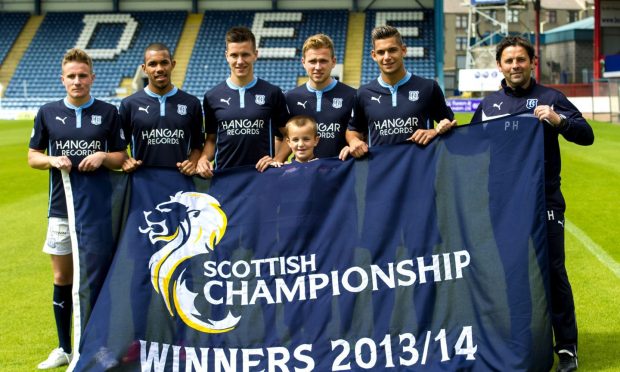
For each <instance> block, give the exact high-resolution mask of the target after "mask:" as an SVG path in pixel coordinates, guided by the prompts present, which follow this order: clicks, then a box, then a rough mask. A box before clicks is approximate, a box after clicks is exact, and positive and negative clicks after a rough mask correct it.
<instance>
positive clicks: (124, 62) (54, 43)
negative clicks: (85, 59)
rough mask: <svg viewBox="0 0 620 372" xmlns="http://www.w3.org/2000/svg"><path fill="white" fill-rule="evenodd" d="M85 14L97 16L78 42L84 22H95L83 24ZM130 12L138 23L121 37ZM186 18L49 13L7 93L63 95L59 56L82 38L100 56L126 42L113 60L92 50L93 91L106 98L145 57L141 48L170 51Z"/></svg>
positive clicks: (21, 96)
mask: <svg viewBox="0 0 620 372" xmlns="http://www.w3.org/2000/svg"><path fill="white" fill-rule="evenodd" d="M87 16H88V19H95V20H96V21H97V22H96V25H95V27H93V29H92V30H91V31H92V34H91V36H90V37H88V38H86V39H85V40H78V38H79V37H80V35H81V34H82V33H83V32H85V31H84V30H85V29H87V28H88V27H89V26H88V25H90V26H93V25H94V23H87V24H86V25H85V23H84V21H85V19H87ZM129 16H130V17H131V18H130V19H132V20H133V21H132V22H135V23H136V24H135V25H134V26H135V27H136V30H135V32H133V33H131V32H130V33H129V34H128V35H123V31H124V30H125V20H126V19H127V18H128V17H129ZM186 18H187V13H186V12H165V13H164V12H157V13H155V12H135V13H130V14H129V15H128V14H127V13H125V14H88V13H48V14H47V15H46V16H45V18H44V20H43V22H42V23H41V26H40V27H39V30H38V31H37V34H36V35H35V37H34V39H33V40H32V42H31V43H30V45H29V47H28V49H27V50H26V53H25V54H24V57H23V58H22V60H21V61H20V63H19V66H18V67H17V70H16V71H15V74H14V75H13V78H12V79H11V82H10V83H9V86H8V88H7V92H6V96H7V97H9V98H16V99H24V98H28V97H37V98H55V99H59V98H60V97H63V96H64V95H65V90H64V88H63V86H62V85H61V84H60V81H59V78H58V77H59V75H60V72H61V69H60V62H61V60H62V56H63V55H64V53H65V52H66V51H67V50H68V49H70V48H73V47H75V46H77V45H79V43H80V42H81V41H83V42H84V43H85V45H83V46H82V47H85V48H90V49H96V50H99V51H104V54H106V53H107V54H110V53H112V54H114V49H115V48H116V47H117V46H118V45H123V44H124V45H126V46H127V49H126V50H124V51H120V52H118V53H117V54H115V55H113V57H112V58H111V59H103V58H99V57H96V54H97V53H96V52H94V53H91V55H92V56H93V57H94V58H93V59H94V61H93V63H94V70H95V74H96V75H97V77H96V80H95V83H94V84H93V88H92V94H93V96H95V97H97V98H103V99H107V100H110V97H112V96H114V95H115V89H116V88H117V87H118V86H119V84H120V82H121V80H122V79H123V78H126V77H133V75H134V73H135V70H136V67H137V66H138V65H140V64H141V63H142V61H143V51H144V48H145V47H146V46H147V45H148V44H150V43H152V42H163V43H165V44H167V45H168V47H169V48H170V49H171V51H172V52H173V53H174V50H175V49H176V46H177V43H178V40H179V38H180V36H181V32H182V30H183V25H184V23H185V19H186ZM3 24H4V23H3ZM127 24H128V25H129V23H127ZM127 27H129V26H127ZM87 36H88V35H87ZM106 51H107V52H106ZM110 51H111V52H110ZM107 54H106V55H107ZM24 102H26V101H24Z"/></svg>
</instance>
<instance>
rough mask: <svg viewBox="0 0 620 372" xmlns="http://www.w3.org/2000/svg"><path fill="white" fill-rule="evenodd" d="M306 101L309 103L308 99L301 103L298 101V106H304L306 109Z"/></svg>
mask: <svg viewBox="0 0 620 372" xmlns="http://www.w3.org/2000/svg"><path fill="white" fill-rule="evenodd" d="M306 103H308V101H304V103H301V102H299V101H298V102H297V106H301V107H303V108H304V109H305V108H306Z"/></svg>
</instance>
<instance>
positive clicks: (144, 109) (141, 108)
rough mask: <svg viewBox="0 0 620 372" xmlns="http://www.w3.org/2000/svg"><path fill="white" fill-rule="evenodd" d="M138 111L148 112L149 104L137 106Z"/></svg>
mask: <svg viewBox="0 0 620 372" xmlns="http://www.w3.org/2000/svg"><path fill="white" fill-rule="evenodd" d="M138 111H144V112H146V113H147V114H148V113H149V106H146V107H139V106H138Z"/></svg>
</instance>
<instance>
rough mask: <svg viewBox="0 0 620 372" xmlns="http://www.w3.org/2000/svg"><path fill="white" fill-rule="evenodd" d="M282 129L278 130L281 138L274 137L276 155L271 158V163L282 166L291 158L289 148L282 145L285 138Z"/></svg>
mask: <svg viewBox="0 0 620 372" xmlns="http://www.w3.org/2000/svg"><path fill="white" fill-rule="evenodd" d="M284 132H285V130H284V128H280V133H281V134H282V138H280V137H278V136H275V140H276V155H275V156H274V157H273V161H274V162H276V163H280V164H284V163H286V161H287V160H288V157H289V156H291V153H292V151H291V148H290V147H289V146H287V145H286V144H285V143H284V140H283V138H284V137H285V136H286V133H284ZM278 143H279V144H278Z"/></svg>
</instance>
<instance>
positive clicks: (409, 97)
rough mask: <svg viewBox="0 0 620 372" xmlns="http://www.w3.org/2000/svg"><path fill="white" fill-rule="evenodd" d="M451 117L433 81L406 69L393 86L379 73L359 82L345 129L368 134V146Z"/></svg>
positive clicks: (401, 137) (402, 137)
mask: <svg viewBox="0 0 620 372" xmlns="http://www.w3.org/2000/svg"><path fill="white" fill-rule="evenodd" d="M443 119H450V120H454V113H452V110H451V109H450V108H449V107H448V106H447V105H446V100H445V98H444V95H443V92H442V91H441V88H439V85H438V84H437V82H436V81H434V80H430V79H424V78H421V77H419V76H416V75H412V74H411V73H410V72H407V74H406V75H405V77H404V78H403V79H402V80H401V81H399V82H398V83H396V84H395V85H394V86H391V85H389V84H387V83H386V82H384V81H383V79H381V76H379V77H378V78H377V79H376V80H373V81H371V82H370V83H368V84H365V85H363V86H361V87H360V88H359V89H358V91H357V95H356V97H355V106H354V113H353V118H352V119H351V122H350V123H349V129H350V130H354V131H357V132H361V133H365V134H368V146H375V145H388V144H393V143H399V142H403V141H406V140H407V139H408V138H409V137H411V135H412V134H413V133H414V132H415V131H416V130H418V129H430V128H434V126H435V123H434V121H436V122H439V121H441V120H443Z"/></svg>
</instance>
